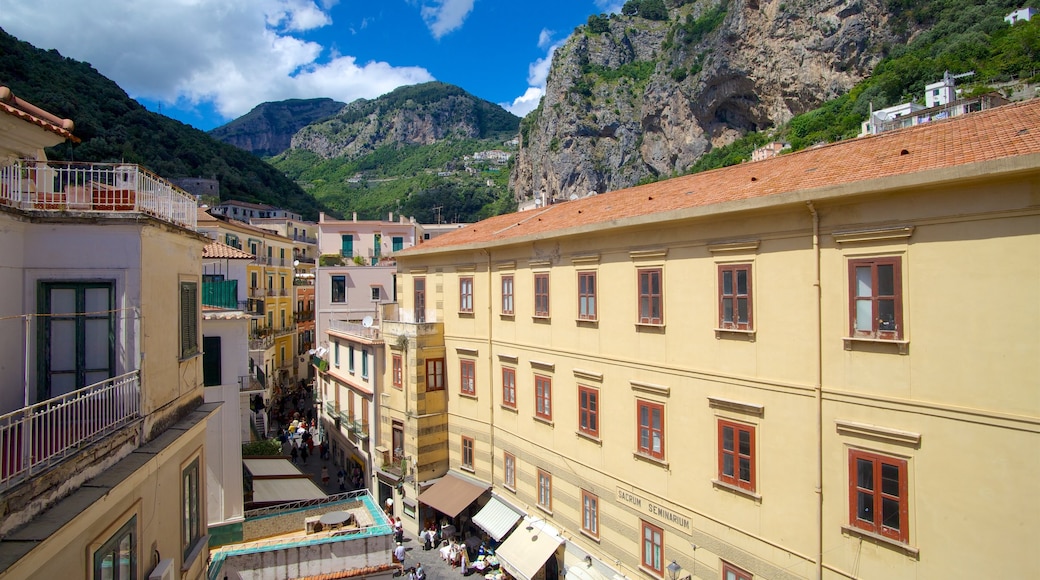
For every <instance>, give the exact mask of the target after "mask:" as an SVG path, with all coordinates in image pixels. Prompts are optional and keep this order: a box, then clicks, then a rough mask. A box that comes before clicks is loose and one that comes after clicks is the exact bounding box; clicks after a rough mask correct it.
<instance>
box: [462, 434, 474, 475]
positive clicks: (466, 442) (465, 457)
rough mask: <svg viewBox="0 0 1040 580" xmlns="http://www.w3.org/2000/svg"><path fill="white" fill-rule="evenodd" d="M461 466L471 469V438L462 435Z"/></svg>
mask: <svg viewBox="0 0 1040 580" xmlns="http://www.w3.org/2000/svg"><path fill="white" fill-rule="evenodd" d="M461 450H462V467H464V468H466V469H470V470H472V469H473V438H472V437H467V436H465V435H463V436H462V446H461Z"/></svg>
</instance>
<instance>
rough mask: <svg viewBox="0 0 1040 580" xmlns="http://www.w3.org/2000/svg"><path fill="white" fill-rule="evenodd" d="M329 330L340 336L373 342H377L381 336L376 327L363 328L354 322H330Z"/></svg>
mask: <svg viewBox="0 0 1040 580" xmlns="http://www.w3.org/2000/svg"><path fill="white" fill-rule="evenodd" d="M329 330H331V331H333V332H338V333H340V334H349V335H352V336H359V337H362V338H369V339H374V340H378V339H379V338H380V336H381V335H380V333H379V327H378V326H364V325H362V324H358V323H356V322H347V321H345V320H330V321H329Z"/></svg>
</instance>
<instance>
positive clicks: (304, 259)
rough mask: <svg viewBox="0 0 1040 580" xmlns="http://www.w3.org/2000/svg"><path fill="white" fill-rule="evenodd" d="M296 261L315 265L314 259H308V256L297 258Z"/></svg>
mask: <svg viewBox="0 0 1040 580" xmlns="http://www.w3.org/2000/svg"><path fill="white" fill-rule="evenodd" d="M296 259H297V260H298V261H299V262H300V263H301V264H313V263H314V258H311V257H308V256H296Z"/></svg>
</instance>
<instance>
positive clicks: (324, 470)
mask: <svg viewBox="0 0 1040 580" xmlns="http://www.w3.org/2000/svg"><path fill="white" fill-rule="evenodd" d="M321 484H322V485H323V486H326V487H328V485H329V468H328V467H326V466H324V465H322V466H321Z"/></svg>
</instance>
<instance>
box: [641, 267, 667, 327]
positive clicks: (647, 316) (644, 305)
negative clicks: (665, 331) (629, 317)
mask: <svg viewBox="0 0 1040 580" xmlns="http://www.w3.org/2000/svg"><path fill="white" fill-rule="evenodd" d="M655 278H656V291H655V289H654V286H655V284H654V282H655ZM636 291H637V293H638V296H639V302H638V304H637V306H638V308H637V311H636V312H637V315H638V316H639V324H648V325H662V324H664V269H663V268H640V269H639V270H638V271H637V276H636ZM655 306H656V314H657V315H656V316H655V315H654V314H655Z"/></svg>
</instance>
